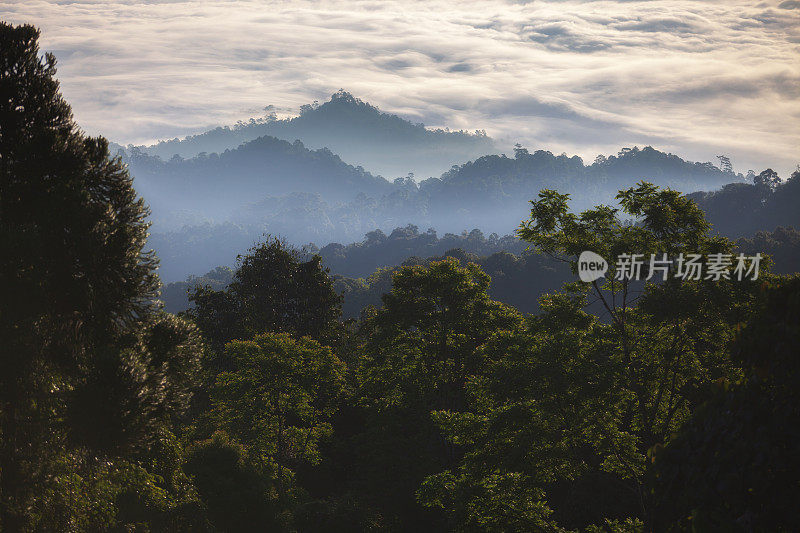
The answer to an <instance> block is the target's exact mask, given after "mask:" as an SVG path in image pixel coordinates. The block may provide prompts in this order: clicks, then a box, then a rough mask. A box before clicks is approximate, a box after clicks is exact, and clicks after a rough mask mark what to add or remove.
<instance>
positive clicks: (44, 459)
mask: <svg viewBox="0 0 800 533" xmlns="http://www.w3.org/2000/svg"><path fill="white" fill-rule="evenodd" d="M38 37H39V32H38V31H37V30H36V29H35V28H33V27H32V26H27V25H25V26H12V25H9V24H6V23H0V50H2V53H0V245H2V247H3V249H4V250H6V252H7V253H4V254H3V256H2V258H1V259H0V294H2V298H0V338H2V339H3V344H4V346H3V351H2V355H0V527H2V529H4V530H8V531H18V530H27V529H39V528H46V527H48V526H47V525H46V524H47V520H49V519H51V518H52V517H53V516H57V515H59V512H58V511H57V509H56V508H60V509H62V510H63V513H62V514H61V515H62V516H69V517H70V520H71V521H72V522H73V523H79V522H81V521H82V520H84V519H85V520H89V521H91V520H92V518H91V516H92V513H94V512H95V511H96V509H95V510H90V509H89V508H88V507H87V506H84V504H83V503H81V502H80V501H78V500H76V499H74V498H71V497H69V494H70V493H64V492H63V491H65V490H67V491H69V490H70V486H72V488H73V489H74V488H75V486H74V485H71V483H72V482H76V480H79V479H83V480H86V481H87V483H96V485H97V486H99V487H106V488H108V485H104V481H102V479H103V478H102V475H103V474H102V473H103V472H104V471H105V472H111V471H112V470H115V469H118V468H123V466H124V464H125V463H126V460H125V457H130V454H134V453H136V450H142V449H143V448H146V447H147V446H146V443H148V442H152V440H153V438H154V434H155V433H154V432H156V431H157V430H159V428H163V427H164V424H162V423H160V422H158V420H161V421H165V420H166V421H167V423H168V420H169V418H170V416H171V415H173V414H174V413H175V411H176V410H180V408H181V407H182V406H183V404H184V400H185V392H186V387H187V386H188V385H189V384H188V383H187V380H186V379H185V378H187V377H188V376H190V375H192V374H193V367H194V364H195V363H196V360H197V352H198V345H197V337H196V334H195V333H194V328H192V327H190V326H189V325H188V324H186V323H185V322H183V321H181V320H177V319H174V318H158V317H157V315H156V314H155V310H156V309H155V307H154V304H153V298H154V296H155V294H156V289H157V287H158V278H157V276H156V273H155V266H156V259H155V258H154V257H153V255H152V253H150V252H145V251H143V246H144V244H145V240H146V238H147V227H148V225H147V223H146V221H145V218H146V216H147V209H146V208H145V206H144V203H143V202H142V200H141V199H140V198H137V195H136V192H135V191H134V189H133V187H132V182H131V178H130V176H129V175H128V173H127V171H126V170H125V168H124V166H123V165H122V163H121V162H120V161H119V159H111V158H109V154H108V143H107V141H106V140H105V139H103V138H91V137H87V136H85V135H84V134H83V133H81V132H80V131H79V129H78V128H77V126H76V125H75V123H74V121H73V119H72V113H71V110H70V107H69V105H68V104H67V103H66V102H65V101H64V99H63V98H62V97H61V95H60V94H59V91H58V82H57V81H56V79H55V77H54V76H55V72H56V69H55V58H54V57H53V55H52V54H44V55H43V56H42V55H40V53H39V48H38V44H37V41H38ZM110 382H117V383H124V385H125V388H124V390H118V391H115V396H114V401H112V402H108V401H107V398H106V397H105V396H104V394H102V393H100V391H101V390H107V389H105V388H104V387H106V386H107V385H108V383H110ZM88 398H94V399H95V400H94V401H85V400H86V399H88ZM98 398H102V400H99V401H98V400H97V399H98ZM116 408H120V409H121V410H117V411H115V412H113V413H112V411H114V410H115V409H116ZM98 414H99V416H95V415H98ZM79 420H80V421H79ZM109 420H112V421H117V422H118V421H120V420H127V421H129V422H134V421H135V423H133V424H132V426H131V427H126V428H122V427H120V426H119V424H118V423H117V424H115V425H114V429H116V430H117V431H109V429H110V428H108V427H104V426H103V425H102V424H103V422H105V421H109ZM109 475H110V474H109ZM106 481H109V483H110V484H111V486H119V485H114V484H115V482H114V481H113V478H112V479H111V480H108V479H106ZM76 483H77V482H76ZM95 494H96V495H97V500H96V501H94V502H91V503H92V504H93V505H95V506H100V507H102V506H104V505H105V506H109V507H107V509H106V510H108V509H110V511H108V512H109V513H110V515H109V516H113V515H114V507H113V498H114V497H115V496H114V494H115V492H114V491H113V490H111V491H101V492H99V493H95ZM106 497H108V498H111V500H106V499H104V498H106ZM84 503H85V502H84ZM64 506H66V510H64ZM70 506H73V507H70ZM82 513H83V514H82ZM100 514H101V515H103V516H106V514H105V511H104V512H103V513H100ZM87 524H88V523H87ZM106 525H107V524H106ZM87 527H89V526H88V525H87ZM91 527H100V525H98V524H97V523H94V524H92V526H91Z"/></svg>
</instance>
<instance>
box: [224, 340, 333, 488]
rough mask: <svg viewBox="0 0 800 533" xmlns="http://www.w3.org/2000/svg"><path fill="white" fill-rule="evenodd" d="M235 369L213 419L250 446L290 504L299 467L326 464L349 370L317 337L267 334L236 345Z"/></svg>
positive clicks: (231, 348) (231, 350)
mask: <svg viewBox="0 0 800 533" xmlns="http://www.w3.org/2000/svg"><path fill="white" fill-rule="evenodd" d="M226 353H227V355H228V358H229V359H230V360H231V362H232V367H233V368H232V370H230V371H227V372H222V373H220V374H219V375H218V376H217V383H216V388H215V389H214V391H213V393H212V404H213V416H214V418H215V419H216V421H217V424H218V426H219V427H220V428H223V429H225V430H227V431H228V432H229V433H230V434H231V435H233V436H235V437H236V438H237V439H238V440H240V441H242V442H246V443H248V446H249V447H250V452H251V456H252V458H253V460H255V461H257V464H258V465H259V467H260V468H261V469H263V470H264V471H265V472H267V473H268V475H269V477H270V479H272V480H274V483H275V484H276V486H277V490H278V493H279V496H280V497H281V498H282V499H285V498H286V497H287V496H288V494H289V492H290V490H291V486H292V479H293V477H294V472H293V470H292V469H293V468H296V467H297V466H298V465H302V464H304V463H310V464H316V463H319V461H320V448H319V445H320V442H321V441H324V440H326V439H328V438H330V436H331V433H332V427H331V424H330V419H331V417H332V416H333V414H334V413H335V412H336V410H337V408H338V406H339V401H340V399H341V396H342V394H343V392H344V390H343V389H344V364H343V363H342V362H341V361H340V360H339V359H338V358H337V357H336V356H335V355H333V352H332V351H331V350H330V348H327V347H325V346H322V345H320V344H319V343H317V342H316V341H314V340H311V339H309V338H305V337H304V338H301V339H298V340H294V339H292V338H291V337H290V336H289V335H288V334H285V333H278V334H263V335H258V336H256V337H255V338H254V339H253V340H252V341H234V342H232V343H230V344H228V345H227V347H226Z"/></svg>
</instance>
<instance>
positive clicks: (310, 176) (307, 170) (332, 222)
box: [129, 138, 745, 281]
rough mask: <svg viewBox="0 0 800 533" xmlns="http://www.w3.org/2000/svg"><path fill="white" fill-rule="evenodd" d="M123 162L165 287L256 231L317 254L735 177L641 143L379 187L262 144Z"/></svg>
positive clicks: (544, 155) (331, 161) (222, 258)
mask: <svg viewBox="0 0 800 533" xmlns="http://www.w3.org/2000/svg"><path fill="white" fill-rule="evenodd" d="M129 164H130V169H131V172H132V173H133V175H134V176H135V177H136V180H135V181H136V183H137V186H139V188H140V190H142V191H143V193H144V194H147V196H148V198H150V199H151V200H149V203H150V205H151V208H152V210H153V215H152V219H153V221H154V223H155V226H154V232H153V235H152V237H151V240H150V243H151V246H153V248H154V249H155V250H156V251H157V252H158V254H159V256H160V257H161V265H162V271H161V276H162V278H164V279H165V280H166V281H176V280H179V279H183V278H185V277H186V276H187V275H189V274H197V273H200V272H204V271H207V270H209V269H211V268H214V267H216V266H218V265H229V266H232V260H233V258H235V256H236V255H237V254H239V253H242V252H243V251H244V250H246V249H247V248H248V247H249V246H250V245H251V244H253V243H254V242H255V241H257V240H258V239H259V238H260V237H261V236H262V235H264V234H265V233H268V234H272V235H278V236H281V237H283V238H285V239H287V240H288V241H289V242H290V243H292V244H295V245H300V246H302V245H305V244H308V243H314V244H315V245H317V246H319V247H324V246H325V245H327V244H328V243H332V242H340V243H341V242H357V241H358V240H360V239H361V238H362V237H363V236H364V235H365V234H367V233H369V232H371V231H373V230H381V231H383V232H390V231H392V230H393V229H394V228H397V227H402V226H405V225H407V224H413V225H416V226H418V227H420V228H425V229H427V228H433V229H435V230H436V231H438V232H439V233H456V234H457V233H460V232H462V231H463V230H464V229H470V228H477V229H480V230H481V231H483V232H485V233H487V234H489V233H498V234H500V235H507V234H509V233H511V232H512V231H513V230H514V228H515V227H516V226H517V225H518V224H519V221H520V220H521V219H522V218H523V217H524V214H525V213H526V211H527V209H528V206H527V202H528V199H530V198H532V197H534V196H535V195H536V194H537V193H538V191H539V190H541V189H543V188H556V189H558V190H562V191H565V192H568V193H570V195H571V205H572V206H573V207H574V208H575V209H577V210H581V209H583V208H586V207H588V206H590V205H592V204H593V203H597V202H606V203H609V202H612V201H613V198H614V195H615V194H616V191H617V190H618V189H619V188H621V187H627V186H631V185H633V184H635V183H636V182H637V181H640V180H642V179H646V180H651V181H653V182H654V183H657V184H659V185H662V186H670V187H673V188H676V189H678V190H682V191H687V192H688V191H696V190H713V189H715V188H717V187H721V186H722V185H723V184H727V183H730V182H732V181H736V182H739V181H742V182H743V181H744V179H745V178H744V176H741V175H736V174H733V173H732V172H731V171H730V170H725V171H723V170H721V169H719V168H717V167H715V166H714V165H712V164H710V163H703V164H700V163H692V162H688V161H684V160H683V159H681V158H679V157H677V156H675V155H672V154H666V153H663V152H660V151H658V150H655V149H653V148H651V147H645V148H643V149H639V148H636V147H634V148H632V149H625V150H622V151H621V152H620V153H619V154H618V155H615V156H610V157H607V158H606V157H599V158H598V159H597V161H595V162H594V163H592V164H591V165H588V166H587V165H584V164H583V161H582V160H581V159H580V158H578V157H567V156H566V155H560V156H556V155H553V154H552V153H550V152H547V151H543V150H540V151H537V152H534V153H529V152H528V151H527V150H525V149H523V148H517V149H516V150H515V154H514V157H513V158H510V157H506V156H484V157H481V158H479V159H477V160H475V161H472V162H467V163H464V164H463V165H461V166H458V167H453V169H451V170H450V171H449V172H447V173H445V174H444V175H442V177H441V178H430V179H427V180H424V181H422V182H420V183H416V182H415V181H414V180H412V179H410V178H405V179H397V180H395V181H394V182H393V183H389V182H386V181H385V180H383V179H381V178H379V177H375V176H372V175H371V174H368V173H366V172H364V171H362V170H360V169H357V168H354V167H351V166H349V165H346V164H345V163H343V162H342V161H341V160H339V159H338V157H336V156H334V155H333V154H331V153H330V152H328V151H326V150H321V151H309V150H307V149H305V148H304V147H303V146H302V145H300V144H298V143H295V144H293V145H290V144H288V143H286V142H283V141H277V140H275V139H270V138H261V139H258V140H257V141H253V142H250V143H248V144H246V145H244V146H242V147H240V148H239V149H237V150H232V151H229V152H225V153H223V154H222V155H220V156H216V155H214V154H212V155H210V156H202V157H196V158H193V159H188V160H180V159H174V160H171V161H169V162H166V163H165V162H162V161H160V160H158V159H156V158H152V157H150V156H143V155H141V154H138V155H137V154H134V155H133V156H131V157H130V159H129ZM139 184H141V185H139ZM436 253H439V252H436ZM400 259H401V258H400Z"/></svg>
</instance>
